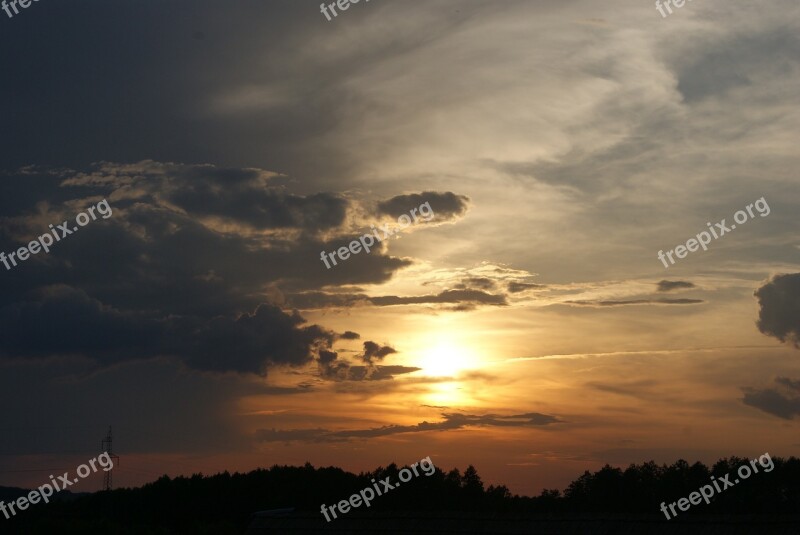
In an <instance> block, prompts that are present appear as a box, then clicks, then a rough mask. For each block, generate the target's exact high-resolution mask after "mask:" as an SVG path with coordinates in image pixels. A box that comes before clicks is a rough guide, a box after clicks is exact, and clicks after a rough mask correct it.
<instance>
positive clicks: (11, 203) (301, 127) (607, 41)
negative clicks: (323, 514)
mask: <svg viewBox="0 0 800 535" xmlns="http://www.w3.org/2000/svg"><path fill="white" fill-rule="evenodd" d="M673 11H674V12H673V13H672V14H671V15H669V16H667V17H662V16H661V15H660V14H659V12H658V10H657V9H656V8H655V7H654V5H653V2H651V1H649V0H646V1H644V0H643V1H641V2H629V1H625V2H623V1H614V2H597V1H596V0H552V1H550V0H503V1H485V0H484V1H477V0H435V1H430V0H429V1H423V0H411V1H399V0H373V1H371V2H369V3H366V2H360V3H358V4H354V5H351V6H350V8H349V9H348V10H347V11H344V12H341V13H339V16H337V17H335V18H333V19H332V20H331V21H328V20H326V18H325V16H324V15H323V14H322V13H320V8H319V3H318V2H310V1H306V0H243V1H241V2H223V1H222V0H213V1H212V0H192V1H188V0H186V1H183V0H181V1H177V0H176V1H171V2H134V1H132V0H131V1H122V0H103V1H99V0H82V1H81V2H76V1H72V2H67V1H57V0H41V1H39V2H36V3H33V4H32V5H31V6H30V7H29V8H27V9H24V10H21V11H20V13H19V14H18V15H15V16H14V17H13V18H9V17H6V15H5V14H4V13H3V12H0V49H2V53H0V73H2V74H1V75H0V76H2V78H1V79H0V80H1V81H0V88H2V90H1V92H0V96H1V97H2V98H0V110H2V111H1V112H0V117H2V119H3V121H2V130H0V141H1V142H2V144H1V145H0V146H2V149H1V150H0V251H3V252H5V253H6V254H8V253H10V252H12V251H16V250H17V249H18V248H19V247H22V246H25V245H26V244H27V243H28V242H30V241H31V240H33V239H35V238H36V237H37V236H39V235H41V234H44V233H46V232H48V225H50V224H53V225H55V224H59V223H61V222H62V221H65V220H71V221H74V220H75V215H76V214H78V213H80V212H81V211H83V210H85V209H86V208H87V207H89V206H92V205H95V204H97V203H98V202H99V201H101V200H102V199H106V200H107V201H108V203H109V205H110V206H111V208H112V209H113V215H112V216H111V217H109V218H108V219H98V220H97V221H92V222H90V223H89V224H88V225H86V226H85V227H84V228H81V229H80V232H77V233H76V234H74V235H70V236H68V237H65V238H64V239H63V240H62V241H60V242H58V243H57V244H55V245H54V246H53V247H52V250H51V252H50V253H49V254H45V253H39V254H37V255H35V256H32V257H31V258H30V259H28V260H27V261H24V262H21V263H20V264H19V265H17V266H16V267H13V268H12V269H6V268H5V267H4V266H3V265H1V264H0V296H2V297H0V406H2V407H3V410H2V411H1V412H2V416H0V486H25V487H31V486H38V485H40V484H42V483H44V482H46V481H47V476H48V475H49V474H50V473H56V472H57V473H62V472H64V471H67V470H74V469H75V467H76V466H77V465H78V464H80V463H82V462H85V461H86V460H87V459H89V458H92V457H94V456H96V455H97V454H99V453H100V450H99V447H100V439H101V438H103V436H104V435H105V432H106V430H107V428H108V426H109V425H113V429H114V445H115V449H116V453H118V454H119V455H120V457H121V460H120V465H119V467H118V469H116V470H115V472H114V484H115V486H117V487H119V486H134V485H141V484H143V483H146V482H148V481H152V480H154V479H156V478H157V477H158V476H160V475H161V474H164V473H166V474H169V475H171V476H174V475H179V474H186V475H189V474H192V473H195V472H203V473H205V474H209V473H215V472H217V471H222V470H229V471H235V470H238V471H246V470H251V469H254V468H257V467H264V466H266V467H268V466H272V465H274V464H292V465H298V464H303V463H305V462H306V461H308V462H311V463H312V464H314V465H315V466H319V465H323V466H327V465H335V466H340V467H342V468H344V469H347V470H351V471H360V470H368V469H374V468H376V467H377V466H381V465H383V466H385V465H387V464H389V463H391V462H397V463H409V464H410V463H412V462H414V461H417V460H419V459H421V458H424V457H426V456H430V457H431V459H432V460H433V462H434V464H435V465H436V466H437V467H440V468H443V469H445V470H449V469H451V468H453V467H459V468H461V469H464V468H466V466H467V465H469V464H473V465H474V466H475V467H476V468H477V469H478V472H479V474H480V475H481V476H482V477H483V479H484V481H485V482H486V483H487V484H489V483H493V484H505V485H507V486H508V487H509V489H510V490H511V491H512V492H514V493H521V494H523V493H524V494H538V493H539V492H540V491H541V490H542V489H543V488H561V489H563V488H564V486H566V485H567V484H568V483H569V482H570V481H571V480H572V479H574V478H576V477H577V476H579V475H580V474H582V473H583V471H584V470H587V469H588V470H596V469H598V468H599V467H601V466H602V465H603V464H605V463H610V464H612V465H617V466H626V465H627V464H629V463H632V462H637V463H639V462H643V461H647V460H650V459H654V460H655V461H657V462H659V463H661V462H668V463H672V462H674V461H675V460H677V459H679V458H683V459H686V460H688V461H689V462H693V461H696V460H701V461H704V462H713V461H714V460H716V459H717V458H719V457H722V456H729V455H739V456H754V455H760V454H762V453H764V452H769V453H770V455H772V456H773V457H775V456H789V455H800V350H799V349H798V347H797V344H798V340H800V239H799V238H798V231H800V225H799V224H798V217H797V216H798V213H799V212H800V211H799V210H798V206H800V188H798V184H799V183H800V179H798V168H800V151H798V147H799V146H800V100H799V99H798V95H800V31H799V30H800V5H798V3H797V2H796V1H793V0H770V1H769V2H766V3H754V2H745V1H744V0H732V1H726V2H722V1H719V0H716V1H715V0H696V1H694V2H687V3H686V5H684V7H682V8H680V9H677V8H674V7H673ZM762 198H763V201H764V202H763V205H766V206H768V208H769V209H768V211H764V212H763V213H759V212H758V211H755V212H754V216H753V217H748V219H747V221H746V223H744V224H737V226H736V228H735V229H731V230H730V231H729V232H727V233H726V234H725V235H724V236H721V237H719V239H716V240H713V241H712V242H711V243H710V244H709V245H708V251H703V250H702V249H701V250H699V251H696V252H691V253H689V254H688V255H687V256H686V257H685V258H683V259H676V260H677V261H676V263H675V264H674V265H671V266H670V267H669V268H665V267H664V264H662V262H661V261H660V260H659V259H658V256H657V255H658V253H659V251H661V250H663V251H670V250H673V249H675V247H676V246H678V245H681V244H686V242H687V240H689V239H691V238H694V237H695V236H696V235H697V234H698V233H700V232H702V231H705V230H707V229H708V225H707V224H708V223H710V224H712V225H713V224H714V223H715V222H720V221H722V220H723V219H726V221H727V225H728V226H730V225H731V223H732V222H733V220H734V214H735V213H736V212H737V211H739V210H745V208H746V207H747V206H748V205H752V204H753V203H756V201H757V200H758V199H762ZM423 202H429V204H430V206H431V208H432V209H433V211H434V213H435V217H434V218H433V219H432V220H430V221H422V220H420V221H418V222H417V223H415V224H412V225H411V226H409V227H407V228H405V229H403V230H399V231H398V232H397V234H396V236H395V237H394V238H392V239H389V240H387V241H386V242H384V243H383V244H382V245H381V246H379V247H377V248H376V249H375V250H373V251H372V252H371V253H370V254H366V253H364V252H361V253H360V254H357V255H353V256H351V257H350V258H349V259H348V260H346V261H340V262H339V263H338V265H336V266H333V267H332V268H331V269H326V267H325V265H324V264H323V263H322V262H321V260H320V253H321V252H322V251H323V250H324V251H333V250H335V249H338V248H339V247H342V246H346V245H347V244H348V243H349V242H351V241H352V240H356V239H358V238H359V237H360V236H361V235H363V234H365V233H369V232H372V231H371V227H372V226H373V225H374V226H375V227H379V226H381V225H384V224H389V225H390V227H392V228H395V227H397V217H398V216H399V215H400V214H403V213H408V212H410V211H411V209H414V208H418V207H419V206H420V204H422V203H423ZM763 205H762V206H763ZM767 212H768V213H767ZM101 482H102V477H100V475H97V476H94V477H92V478H89V479H87V480H86V481H83V482H81V484H80V486H76V487H75V488H76V489H77V490H86V491H89V490H97V489H99V488H100V486H101Z"/></svg>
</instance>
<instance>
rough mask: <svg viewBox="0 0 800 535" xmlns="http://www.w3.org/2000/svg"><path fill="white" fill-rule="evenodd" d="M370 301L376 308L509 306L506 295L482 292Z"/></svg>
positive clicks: (449, 291)
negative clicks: (467, 304) (458, 304)
mask: <svg viewBox="0 0 800 535" xmlns="http://www.w3.org/2000/svg"><path fill="white" fill-rule="evenodd" d="M369 301H370V302H371V303H372V304H374V305H376V306H393V305H420V304H426V303H472V304H481V305H495V306H505V305H507V304H508V303H507V302H506V297H505V296H504V295H494V294H489V293H486V292H482V291H480V290H445V291H443V292H441V293H439V294H436V295H420V296H412V297H400V296H396V295H384V296H381V297H370V298H369Z"/></svg>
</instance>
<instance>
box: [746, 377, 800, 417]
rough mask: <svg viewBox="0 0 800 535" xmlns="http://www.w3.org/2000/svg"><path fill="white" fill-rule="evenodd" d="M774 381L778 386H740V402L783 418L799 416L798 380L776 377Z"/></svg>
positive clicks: (799, 387) (799, 384)
mask: <svg viewBox="0 0 800 535" xmlns="http://www.w3.org/2000/svg"><path fill="white" fill-rule="evenodd" d="M775 382H776V383H777V384H778V385H779V386H778V388H762V389H757V388H750V387H744V388H742V390H743V391H744V397H743V398H742V402H743V403H744V404H745V405H749V406H751V407H755V408H756V409H759V410H761V411H764V412H766V413H768V414H772V415H773V416H777V417H778V418H782V419H784V420H791V419H793V418H794V417H795V416H800V395H797V394H798V392H800V380H798V381H793V380H791V379H789V378H788V377H778V378H776V379H775Z"/></svg>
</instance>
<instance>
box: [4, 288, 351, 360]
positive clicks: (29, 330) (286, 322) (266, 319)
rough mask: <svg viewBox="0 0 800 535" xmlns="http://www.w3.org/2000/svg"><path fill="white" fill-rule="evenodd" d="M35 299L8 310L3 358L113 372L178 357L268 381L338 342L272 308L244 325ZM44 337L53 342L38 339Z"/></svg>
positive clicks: (79, 297)
mask: <svg viewBox="0 0 800 535" xmlns="http://www.w3.org/2000/svg"><path fill="white" fill-rule="evenodd" d="M35 297H36V298H35V299H33V300H29V301H23V302H17V303H14V304H11V305H8V306H5V307H2V308H0V322H2V324H3V325H5V326H7V327H8V333H7V335H6V336H5V339H4V344H3V347H2V350H0V355H2V356H3V357H5V358H28V359H30V358H44V357H48V356H52V355H83V356H86V357H88V358H90V359H92V360H94V361H95V362H96V363H98V364H100V365H104V366H108V365H111V364H114V363H117V362H121V361H125V360H137V359H149V358H154V357H158V356H174V357H177V358H179V359H180V360H181V361H182V362H183V363H184V364H186V365H187V366H188V367H189V368H192V369H196V370H204V371H213V372H225V371H235V372H239V373H253V374H260V375H265V374H266V372H267V368H268V367H269V366H272V365H280V364H285V365H290V366H301V365H303V364H306V363H308V362H310V361H311V360H312V359H313V358H314V357H315V355H316V354H317V352H318V351H319V350H320V349H323V348H325V347H330V345H331V344H332V343H333V340H334V337H335V335H334V333H332V332H330V331H327V330H325V329H323V328H322V327H319V326H318V325H312V326H303V323H305V320H304V319H303V318H302V317H300V316H299V315H298V314H297V313H294V314H287V313H284V312H283V311H281V310H280V309H279V308H277V307H275V306H272V305H260V306H259V307H258V308H257V309H256V310H255V311H254V312H253V313H244V314H241V315H240V316H239V317H236V318H233V317H227V316H218V317H214V318H211V319H203V318H198V317H193V316H168V317H165V316H161V315H159V314H155V313H152V312H130V311H120V310H116V309H114V308H112V307H109V306H107V305H104V304H103V303H101V302H100V301H98V300H97V299H93V298H91V297H89V296H88V295H87V294H86V293H85V292H82V291H79V290H76V289H73V288H70V287H66V286H56V287H51V288H46V289H44V290H42V291H41V292H39V294H38V295H36V296H35ZM42 329H45V331H46V333H47V334H46V336H41V335H38V334H37V333H40V332H42Z"/></svg>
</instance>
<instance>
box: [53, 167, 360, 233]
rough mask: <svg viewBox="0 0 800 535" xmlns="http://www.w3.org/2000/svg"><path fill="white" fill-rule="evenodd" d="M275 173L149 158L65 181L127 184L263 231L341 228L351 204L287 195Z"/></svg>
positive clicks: (133, 191)
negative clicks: (274, 180) (155, 160)
mask: <svg viewBox="0 0 800 535" xmlns="http://www.w3.org/2000/svg"><path fill="white" fill-rule="evenodd" d="M276 178H279V177H278V176H277V175H276V174H275V173H270V172H267V171H263V170H261V169H248V168H222V167H216V166H213V165H209V164H203V165H184V164H176V163H161V162H154V161H152V160H145V161H141V162H138V163H135V164H116V163H111V162H101V163H99V164H95V165H94V166H93V167H92V169H90V170H89V171H88V172H86V173H79V174H77V175H74V176H70V177H68V178H66V180H64V182H63V185H65V186H72V187H82V186H83V187H92V188H98V187H105V188H107V189H108V190H109V191H113V190H115V189H118V188H120V187H123V186H124V187H125V188H126V189H127V192H128V194H129V195H135V196H137V197H138V198H142V199H146V200H148V201H150V202H155V203H157V204H160V203H163V202H166V203H169V204H171V205H174V206H176V207H178V208H180V209H182V210H185V211H186V212H188V213H189V214H192V215H195V216H201V217H202V216H218V217H222V218H225V219H229V220H233V221H237V222H241V223H246V224H248V225H252V226H253V227H255V228H258V229H301V230H305V231H310V232H316V231H321V230H328V229H333V228H337V227H339V226H340V225H341V224H342V223H343V222H344V219H345V215H346V214H347V209H348V206H349V203H348V202H347V201H346V200H345V199H343V198H341V197H338V196H336V195H332V194H329V193H316V194H313V195H308V196H300V195H292V194H290V193H287V192H286V191H285V189H284V188H283V187H282V185H281V184H277V185H273V179H276Z"/></svg>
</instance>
